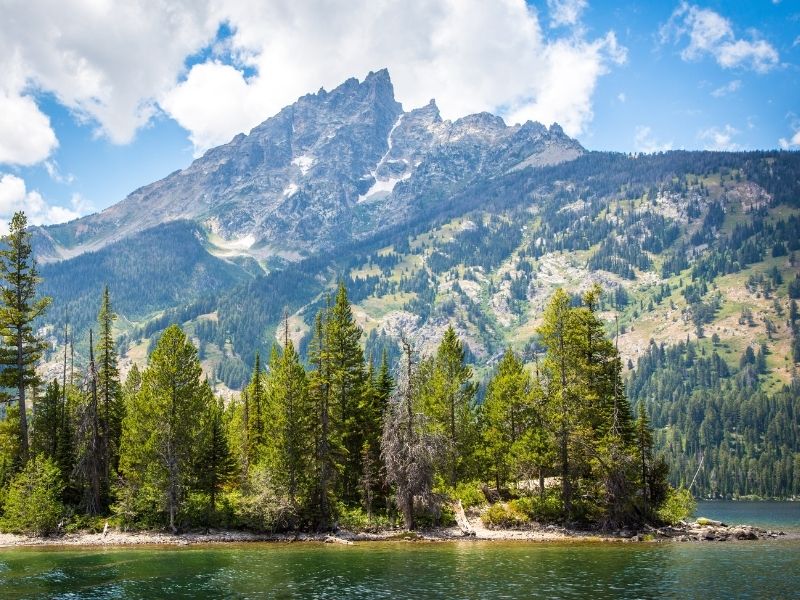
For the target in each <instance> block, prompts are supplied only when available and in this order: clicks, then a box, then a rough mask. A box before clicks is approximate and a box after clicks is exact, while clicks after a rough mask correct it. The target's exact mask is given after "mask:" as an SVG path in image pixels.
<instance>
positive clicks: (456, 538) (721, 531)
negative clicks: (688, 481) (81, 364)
mask: <svg viewBox="0 0 800 600" xmlns="http://www.w3.org/2000/svg"><path fill="white" fill-rule="evenodd" d="M474 531H475V533H474V535H464V533H463V532H462V530H461V529H459V528H458V527H440V528H434V529H426V530H419V531H412V532H409V531H406V530H404V529H389V530H381V531H378V532H372V533H370V532H353V531H346V530H339V531H338V532H336V533H256V532H252V531H241V530H230V529H211V530H196V531H188V532H184V533H177V534H173V533H167V532H164V531H152V530H148V531H117V530H109V531H108V532H107V533H105V534H104V533H92V532H77V533H68V534H64V535H61V536H54V537H37V536H25V535H19V534H11V533H2V534H0V549H8V548H36V547H52V548H57V547H111V548H113V547H136V546H203V545H219V544H247V543H257V542H262V543H267V542H272V543H309V542H311V543H318V544H323V543H328V544H342V545H355V544H359V543H369V542H406V543H408V542H416V543H424V542H428V543H436V542H487V541H489V542H491V541H496V542H515V541H518V542H541V543H550V542H598V543H631V542H633V543H661V542H721V541H752V540H773V539H784V540H795V539H800V532H793V531H790V532H788V533H787V532H783V531H770V530H765V529H761V528H758V527H753V526H750V525H731V526H729V525H725V524H722V523H719V522H711V523H709V524H698V523H686V524H682V525H679V526H677V527H664V528H652V527H646V528H643V529H640V530H618V531H600V530H595V531H592V530H577V529H566V528H563V527H559V526H555V525H542V526H534V527H531V528H529V529H488V528H485V527H483V525H482V524H478V525H477V526H474Z"/></svg>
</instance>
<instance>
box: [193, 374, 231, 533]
mask: <svg viewBox="0 0 800 600" xmlns="http://www.w3.org/2000/svg"><path fill="white" fill-rule="evenodd" d="M202 392H203V395H204V396H206V398H205V399H204V400H203V402H204V403H205V404H206V407H205V410H204V412H203V417H202V424H201V431H200V439H199V450H198V452H197V465H196V470H197V487H198V489H199V490H200V491H202V492H205V493H207V494H208V516H207V519H208V522H209V523H211V522H212V521H213V518H214V514H215V512H216V510H217V496H218V494H219V493H220V491H221V490H222V489H223V488H224V486H225V485H226V484H228V483H229V482H230V481H231V479H232V477H233V474H234V473H235V471H236V463H235V461H234V459H233V454H232V453H231V449H230V444H229V443H228V435H227V431H226V430H225V423H224V421H223V416H224V411H225V407H224V406H223V403H222V399H221V398H215V397H214V395H213V393H212V392H211V386H210V385H209V384H208V382H207V381H206V384H205V385H204V386H203V388H202Z"/></svg>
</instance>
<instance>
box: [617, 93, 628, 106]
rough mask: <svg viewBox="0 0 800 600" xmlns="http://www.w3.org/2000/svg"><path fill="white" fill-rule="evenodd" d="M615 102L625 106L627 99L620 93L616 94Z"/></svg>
mask: <svg viewBox="0 0 800 600" xmlns="http://www.w3.org/2000/svg"><path fill="white" fill-rule="evenodd" d="M617 100H619V101H620V102H621V103H622V104H625V102H626V101H627V100H628V97H627V96H626V95H625V92H620V93H619V94H617Z"/></svg>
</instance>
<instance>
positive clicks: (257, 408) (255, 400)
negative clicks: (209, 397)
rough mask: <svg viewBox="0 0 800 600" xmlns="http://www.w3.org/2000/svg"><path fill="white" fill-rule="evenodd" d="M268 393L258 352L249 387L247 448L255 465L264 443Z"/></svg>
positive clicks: (249, 457)
mask: <svg viewBox="0 0 800 600" xmlns="http://www.w3.org/2000/svg"><path fill="white" fill-rule="evenodd" d="M265 395H266V392H265V389H264V370H263V368H262V367H261V354H260V353H258V352H256V361H255V364H254V365H253V373H252V375H251V377H250V383H249V384H248V385H247V394H246V400H247V410H246V415H247V423H246V426H247V446H248V451H249V455H248V460H249V462H250V463H251V464H252V463H255V462H257V461H258V457H259V455H260V452H261V446H262V444H263V443H264V413H265V412H266V398H265Z"/></svg>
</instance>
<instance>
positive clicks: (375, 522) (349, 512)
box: [336, 502, 389, 531]
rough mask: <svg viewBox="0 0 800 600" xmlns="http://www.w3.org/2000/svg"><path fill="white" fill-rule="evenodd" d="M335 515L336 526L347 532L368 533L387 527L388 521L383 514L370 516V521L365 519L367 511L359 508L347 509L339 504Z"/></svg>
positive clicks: (342, 504)
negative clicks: (336, 517) (336, 518)
mask: <svg viewBox="0 0 800 600" xmlns="http://www.w3.org/2000/svg"><path fill="white" fill-rule="evenodd" d="M336 513H337V515H338V524H339V527H341V528H342V529H346V530H348V531H368V530H373V529H377V528H382V527H389V519H388V518H387V517H386V515H383V514H376V513H373V514H372V519H371V520H370V519H369V518H368V517H367V511H365V510H364V509H363V508H361V507H360V506H354V507H348V506H346V505H345V504H344V503H341V502H340V503H339V505H338V507H337V510H336Z"/></svg>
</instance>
